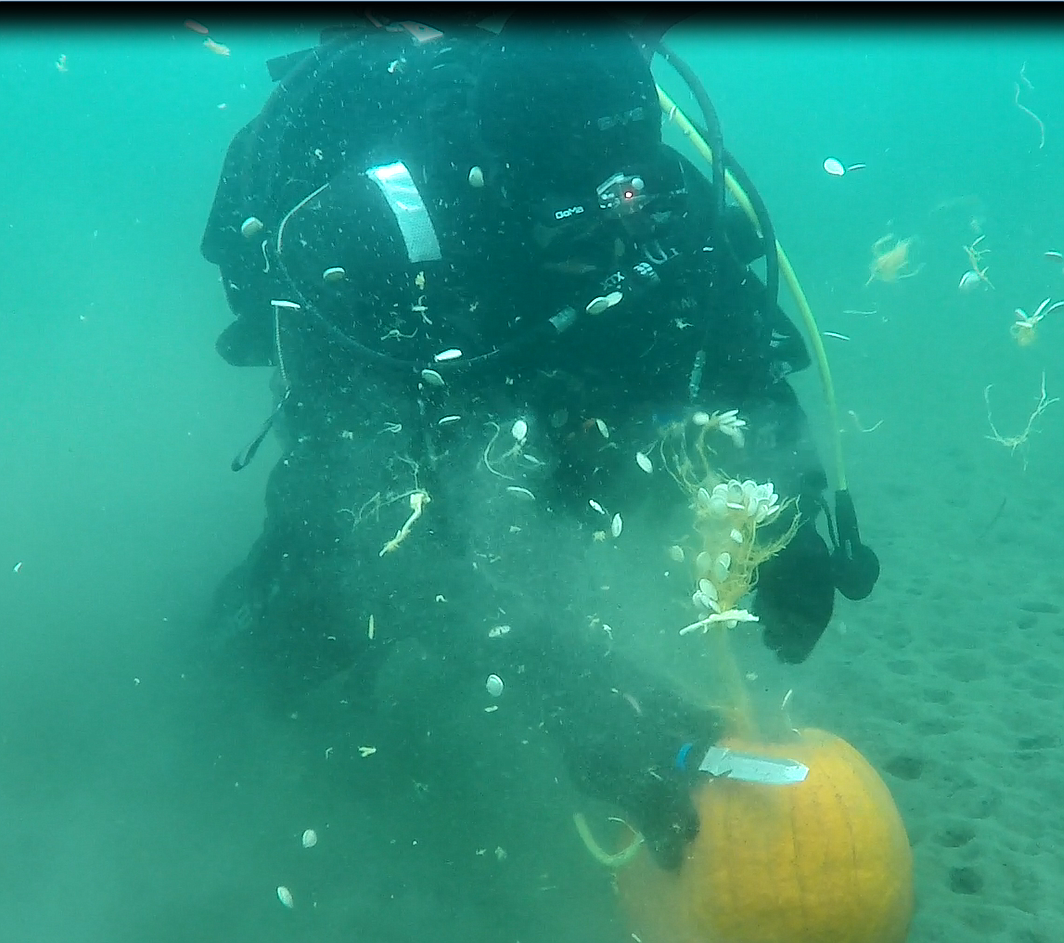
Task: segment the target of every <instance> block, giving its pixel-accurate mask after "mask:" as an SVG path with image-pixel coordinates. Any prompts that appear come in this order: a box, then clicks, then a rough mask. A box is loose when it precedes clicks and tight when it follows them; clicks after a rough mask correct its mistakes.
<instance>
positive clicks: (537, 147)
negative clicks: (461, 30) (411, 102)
mask: <svg viewBox="0 0 1064 943" xmlns="http://www.w3.org/2000/svg"><path fill="white" fill-rule="evenodd" d="M520 19H521V18H520V17H519V15H518V14H515V15H514V16H512V17H511V18H510V20H509V21H508V22H507V25H506V27H505V28H504V29H503V30H502V32H501V33H500V34H499V37H498V39H497V42H496V43H495V44H494V49H493V50H492V51H491V52H489V53H488V54H487V55H486V57H485V60H484V62H483V64H482V67H481V70H480V75H479V78H478V81H477V86H476V88H475V90H474V94H473V110H474V112H475V114H476V119H477V122H478V129H479V134H480V137H481V141H482V144H483V146H484V148H485V149H486V151H487V152H489V153H490V154H492V155H493V156H494V160H495V164H496V166H495V167H494V168H493V169H494V170H495V172H496V174H497V175H499V176H501V177H502V181H501V182H502V185H503V186H504V187H506V188H507V189H509V190H510V191H511V193H510V195H511V196H512V197H514V198H515V199H519V198H520V195H521V191H522V190H523V189H524V188H528V187H531V188H533V189H535V188H543V189H546V190H554V189H556V188H558V189H564V190H572V189H573V188H576V187H583V188H586V189H588V190H593V189H594V188H595V187H596V186H598V185H599V184H600V183H601V182H602V181H603V180H604V179H606V178H607V177H608V176H609V175H610V174H612V173H615V172H617V170H618V169H619V168H622V167H624V166H626V165H629V164H640V163H643V162H645V161H646V159H647V157H648V155H652V154H654V153H656V152H657V150H658V147H659V146H660V143H661V109H660V107H659V105H658V95H657V89H656V86H655V84H654V78H653V75H652V74H651V71H650V67H649V65H648V64H647V62H646V61H645V60H644V59H643V56H642V54H641V52H640V50H639V47H638V46H637V45H636V43H635V41H634V40H633V39H632V38H631V37H630V36H629V35H628V34H627V33H625V32H624V31H623V30H621V29H620V28H619V27H617V28H604V27H602V26H596V27H594V28H590V27H581V26H574V25H572V24H570V23H557V24H552V23H550V22H541V21H539V20H538V19H537V21H536V22H535V23H524V22H519V20H520Z"/></svg>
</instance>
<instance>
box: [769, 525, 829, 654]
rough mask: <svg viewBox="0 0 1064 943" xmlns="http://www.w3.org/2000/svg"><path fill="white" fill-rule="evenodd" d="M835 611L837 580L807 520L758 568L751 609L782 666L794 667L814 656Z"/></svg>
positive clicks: (824, 550)
mask: <svg viewBox="0 0 1064 943" xmlns="http://www.w3.org/2000/svg"><path fill="white" fill-rule="evenodd" d="M834 607H835V576H834V571H833V569H832V562H831V554H830V552H829V551H828V548H827V544H825V543H824V540H823V538H821V536H820V534H818V533H817V530H816V526H815V525H814V524H813V522H812V521H811V520H807V521H804V522H803V523H802V524H801V526H800V527H799V528H798V530H797V532H796V533H795V535H794V537H793V538H792V540H791V542H790V543H789V544H787V546H786V547H784V548H783V550H781V551H780V552H779V554H777V555H776V556H775V557H773V558H772V559H771V560H766V561H765V562H764V563H763V564H762V565H761V572H760V574H759V575H758V580H757V600H756V604H755V606H754V609H755V611H756V612H757V615H758V618H759V619H760V620H761V623H762V624H763V625H764V636H763V638H764V641H765V645H767V646H768V647H769V648H771V649H772V650H773V651H774V652H775V653H776V656H777V657H778V658H779V660H780V661H782V662H786V663H787V664H798V663H799V662H803V661H805V659H806V658H808V657H809V654H810V653H811V652H812V651H813V647H814V646H815V645H816V643H817V641H818V640H819V639H820V636H821V635H823V634H824V629H825V628H827V624H828V622H830V621H831V613H832V611H833V610H834Z"/></svg>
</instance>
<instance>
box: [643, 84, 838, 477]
mask: <svg viewBox="0 0 1064 943" xmlns="http://www.w3.org/2000/svg"><path fill="white" fill-rule="evenodd" d="M658 101H659V102H660V104H661V110H662V111H663V112H665V117H666V118H667V119H668V120H669V121H671V122H672V123H673V124H675V125H676V127H677V128H679V129H680V132H681V133H682V134H683V135H684V137H686V138H687V140H689V141H690V142H691V144H692V145H693V146H694V148H695V150H696V151H698V153H699V154H701V155H702V157H703V158H704V159H705V160H706V162H707V163H708V164H709V165H710V166H712V165H713V152H712V151H711V150H710V148H709V145H708V144H707V143H706V141H705V138H703V137H702V135H701V134H699V132H698V129H697V128H696V127H695V126H694V125H693V124H692V123H691V122H690V120H689V119H688V117H687V116H686V115H685V114H684V113H683V112H682V111H680V109H679V108H678V107H677V105H676V103H675V102H674V101H673V100H672V99H671V98H669V96H668V95H667V94H665V92H663V91H662V90H661V87H660V86H659V87H658ZM724 183H725V186H727V188H728V192H729V193H730V194H731V195H732V196H733V197H734V198H735V202H736V203H738V204H739V206H741V207H742V209H743V212H744V213H746V215H747V217H748V218H749V220H750V222H751V223H753V225H754V226H755V227H757V231H758V234H759V235H760V233H761V222H760V220H759V219H758V218H757V213H756V212H755V211H754V207H753V206H752V205H751V203H750V199H749V198H748V197H747V195H746V191H745V190H743V188H742V187H741V186H739V183H738V181H737V180H736V179H735V178H734V177H733V176H732V175H731V172H730V171H729V170H728V169H727V168H725V170H724ZM776 256H777V258H778V259H779V267H780V272H782V273H783V278H784V280H785V281H786V282H787V287H788V288H789V289H790V292H791V296H792V297H793V298H794V303H795V304H796V305H797V306H798V310H799V311H800V312H801V315H802V322H803V323H804V324H805V331H806V334H807V335H808V337H809V343H810V344H811V345H812V347H813V354H814V357H815V359H816V365H817V371H818V372H819V374H820V385H821V387H823V390H824V401H825V403H826V404H827V409H828V421H829V422H830V423H831V436H832V445H833V448H834V453H835V478H836V488H837V489H838V490H839V491H845V490H846V465H845V462H844V461H843V457H842V434H841V426H840V425H839V407H838V403H837V402H836V400H835V384H834V382H833V381H832V379H831V367H830V366H829V365H828V354H827V351H826V350H825V349H824V340H823V338H822V337H821V336H820V328H819V327H817V323H816V318H814V317H813V310H812V308H810V307H809V301H808V299H807V298H806V297H805V292H804V291H802V286H801V285H800V284H799V283H798V277H797V276H796V275H795V274H794V267H793V266H792V265H791V262H790V259H788V258H787V253H786V252H784V251H783V246H781V245H780V243H779V240H778V239H777V240H776Z"/></svg>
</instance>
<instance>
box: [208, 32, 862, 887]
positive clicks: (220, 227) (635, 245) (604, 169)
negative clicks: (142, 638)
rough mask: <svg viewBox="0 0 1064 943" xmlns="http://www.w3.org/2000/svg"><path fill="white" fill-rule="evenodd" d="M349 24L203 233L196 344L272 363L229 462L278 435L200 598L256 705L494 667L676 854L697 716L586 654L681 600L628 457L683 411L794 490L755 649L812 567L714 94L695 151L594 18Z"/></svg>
mask: <svg viewBox="0 0 1064 943" xmlns="http://www.w3.org/2000/svg"><path fill="white" fill-rule="evenodd" d="M367 19H368V22H365V23H362V24H359V25H353V26H350V27H344V28H336V29H332V30H329V31H327V32H326V33H325V34H324V35H323V36H322V39H321V42H320V44H319V45H317V46H316V47H314V48H313V49H310V50H307V51H304V52H300V53H294V54H292V55H290V56H286V57H283V58H282V59H279V60H274V61H272V62H271V63H270V64H269V65H270V69H271V74H272V76H273V77H274V79H275V80H276V82H277V86H276V89H275V91H274V93H273V95H272V96H271V97H270V99H269V101H268V102H267V103H266V105H265V107H264V108H263V110H262V112H261V113H260V114H259V115H258V116H257V117H256V118H255V119H254V120H253V121H251V122H250V123H249V124H248V125H247V126H246V127H244V128H243V129H242V130H240V131H239V132H238V133H237V135H236V137H235V139H234V140H233V142H232V144H231V146H230V148H229V151H228V154H227V156H226V158H225V162H224V166H223V169H222V173H221V180H220V183H219V186H218V190H217V194H216V196H215V200H214V204H213V207H212V209H211V213H210V218H209V221H208V224H207V227H206V232H205V235H204V238H203V244H202V251H203V254H204V256H205V257H206V258H207V260H208V261H210V262H211V263H213V264H215V265H217V266H218V267H219V269H220V271H221V276H222V281H223V284H224V288H225V292H226V297H227V300H228V302H229V305H230V307H231V309H232V312H233V314H234V315H235V320H234V321H233V322H232V323H231V324H230V325H229V326H228V327H227V328H226V329H225V330H224V331H223V332H222V334H221V336H220V338H219V340H218V344H217V347H218V351H219V353H220V354H221V356H222V357H223V358H224V359H225V360H226V361H228V362H229V363H230V364H233V365H236V366H269V367H272V368H273V369H274V387H273V390H274V393H275V395H276V403H277V405H276V409H275V410H274V413H273V415H272V416H271V417H270V419H269V420H268V422H267V423H266V426H265V427H264V428H263V430H262V433H261V434H260V435H259V436H258V437H257V438H256V439H255V441H254V442H253V443H252V444H251V445H250V446H249V447H248V448H247V449H246V450H245V451H244V452H243V453H242V454H241V455H240V456H238V457H237V459H236V460H235V461H234V470H238V469H239V468H241V467H243V466H244V465H245V464H246V463H247V462H248V461H250V460H251V458H252V456H253V455H254V452H255V450H256V449H257V448H258V446H259V444H261V442H262V441H263V439H264V437H265V436H266V435H267V434H268V432H269V431H271V430H272V431H273V432H274V433H275V434H276V435H277V436H278V438H279V440H280V443H281V450H282V456H281V458H280V460H279V461H278V463H277V465H276V467H275V468H274V469H273V471H272V473H271V475H270V477H269V482H268V485H267V494H266V520H265V526H264V529H263V532H262V534H261V536H260V537H259V539H258V540H257V542H256V543H255V545H254V546H253V548H252V549H251V552H250V554H249V555H248V557H247V559H246V561H245V562H243V563H242V564H241V565H240V566H239V567H237V569H236V570H235V571H234V572H233V573H231V574H230V575H229V577H228V578H227V579H226V580H225V581H224V582H223V584H222V586H221V587H220V588H219V590H218V593H217V597H216V605H215V612H214V613H213V616H212V620H213V623H214V624H215V625H216V626H221V627H222V628H219V629H218V631H219V633H220V634H221V635H222V636H223V637H224V638H225V640H226V645H227V646H228V650H229V651H231V652H236V653H237V654H236V655H235V656H234V657H236V658H237V659H238V660H239V663H240V664H241V666H246V665H254V666H256V667H255V670H258V671H261V672H262V674H263V677H264V678H265V679H266V680H267V682H268V684H269V687H270V690H271V692H272V693H273V695H274V696H275V697H276V698H277V699H278V700H279V701H280V702H282V703H286V704H287V703H289V701H290V699H292V698H296V697H298V696H299V695H300V694H301V692H304V691H306V690H308V689H311V688H313V687H314V686H315V685H318V684H321V683H322V682H324V681H326V680H328V679H330V678H334V677H336V676H337V675H340V674H342V673H343V674H345V679H346V680H345V684H347V685H348V687H349V689H350V690H351V691H352V692H353V693H352V697H356V698H357V697H359V696H362V697H365V698H366V699H367V700H369V699H371V697H372V696H371V694H370V693H369V692H372V691H373V686H374V683H375V681H374V679H375V677H376V676H377V674H378V672H379V671H380V669H381V666H382V665H383V664H384V663H385V662H386V661H387V658H388V657H389V650H390V648H392V647H393V646H394V645H395V644H396V640H397V639H399V638H413V639H416V640H417V641H418V643H419V644H421V645H423V646H424V650H425V651H426V652H428V653H429V655H428V657H429V658H430V659H432V660H433V663H434V665H436V666H437V667H438V669H439V671H440V672H442V673H445V674H446V676H447V678H448V684H449V685H451V686H452V687H451V690H454V691H459V690H467V689H471V688H476V689H477V690H478V691H479V692H480V693H481V694H483V692H484V678H486V677H489V675H490V676H491V680H490V682H489V686H491V685H494V688H495V690H493V691H492V693H498V690H500V689H501V688H502V686H503V683H504V682H505V686H506V695H505V696H506V697H507V698H510V697H513V698H516V699H517V700H518V701H520V702H521V704H522V705H523V707H522V710H523V712H524V715H523V716H524V717H525V720H526V722H527V724H528V725H529V727H530V728H531V727H537V726H542V727H544V728H545V729H546V730H547V731H549V732H550V733H552V734H554V735H555V736H556V737H557V741H558V743H559V744H560V746H561V750H562V753H563V756H564V759H565V761H566V763H567V766H568V768H569V770H570V771H571V773H572V777H573V779H574V780H575V782H576V783H577V784H578V785H579V786H581V787H582V788H584V789H586V790H587V791H588V792H590V793H592V794H594V795H596V796H598V797H601V798H603V799H605V800H608V801H610V802H612V803H615V804H616V805H617V806H618V807H619V808H621V809H623V810H624V811H625V812H626V814H628V815H630V816H631V817H632V820H633V822H634V823H635V825H636V826H637V827H638V828H639V830H640V831H641V833H642V834H643V835H644V836H645V839H646V841H647V843H648V845H649V846H650V847H651V848H652V849H653V851H654V852H655V854H656V855H657V857H658V859H659V860H660V861H661V862H662V863H663V864H664V865H666V866H669V867H677V866H679V864H680V863H681V862H682V860H683V853H684V849H685V846H686V843H687V841H689V840H690V839H691V838H693V836H694V835H695V834H696V833H697V830H698V821H697V816H696V814H695V812H694V809H693V807H692V805H691V801H690V799H689V797H688V791H689V788H690V786H691V782H692V780H691V777H690V774H689V773H688V772H686V771H685V770H683V769H680V768H679V766H680V765H681V764H678V763H677V762H676V758H677V756H679V755H681V751H683V750H684V749H685V745H686V746H687V747H688V748H689V745H690V744H692V743H695V744H703V745H706V746H707V747H708V746H709V745H711V744H712V743H713V742H714V741H715V740H716V738H717V737H718V736H719V735H720V734H721V731H722V722H721V718H720V716H719V714H718V713H716V712H714V711H712V710H708V709H703V708H701V707H698V706H695V705H692V704H691V703H689V702H688V700H686V699H685V698H683V697H681V696H680V695H678V694H677V693H675V691H674V689H673V686H672V685H670V684H668V683H666V681H665V680H664V679H663V678H661V677H660V676H659V675H657V674H656V673H654V672H653V671H651V670H649V669H648V668H647V667H646V666H645V665H641V664H639V661H640V660H641V659H639V658H633V657H628V656H627V655H625V653H623V652H622V651H621V650H620V647H621V646H620V645H619V644H618V646H617V648H616V649H615V646H614V638H613V635H614V628H616V629H618V630H619V629H620V628H621V627H622V626H626V625H627V626H632V627H633V632H632V634H638V630H639V628H640V626H642V625H645V624H646V623H648V622H651V623H653V624H654V628H655V629H656V630H658V629H660V631H661V632H662V633H666V632H670V633H671V632H672V631H673V628H672V627H673V626H674V625H675V626H676V627H678V626H680V625H682V624H683V621H684V620H686V614H685V613H684V611H683V610H682V608H681V607H680V606H679V605H678V604H677V599H678V598H679V599H680V601H681V602H682V601H684V600H686V599H688V598H689V595H687V594H689V593H690V589H689V588H686V589H684V590H683V592H680V591H679V590H678V589H677V587H679V586H682V585H683V584H682V576H681V575H680V574H678V573H676V574H672V575H671V577H669V578H666V579H663V578H662V576H661V573H662V570H663V569H664V568H665V567H664V566H663V561H664V560H665V559H666V558H665V556H664V549H665V546H666V545H667V544H668V543H674V542H675V538H672V539H666V536H665V535H667V534H677V533H683V532H685V531H686V530H687V529H689V527H690V521H689V517H688V516H689V508H688V507H687V504H686V501H685V500H684V499H683V498H682V495H681V493H680V492H679V491H678V489H677V487H676V483H675V482H674V481H672V479H671V478H670V477H669V476H668V474H666V473H665V471H664V469H659V470H658V473H657V474H653V475H647V474H646V469H645V468H641V467H640V466H639V464H637V462H636V461H635V460H634V456H635V455H636V453H637V451H639V450H640V449H642V448H644V447H645V446H646V444H647V443H652V442H654V441H657V440H659V439H660V437H661V434H662V429H663V427H664V426H665V425H667V424H668V423H674V422H685V421H688V420H689V419H690V417H691V416H692V415H694V414H695V413H696V412H698V411H715V410H720V411H726V410H730V409H737V410H739V415H740V416H742V418H743V419H745V420H746V422H747V430H748V432H749V435H748V436H747V441H746V443H745V446H744V448H743V449H742V450H741V455H738V456H737V457H736V459H735V462H734V464H733V466H732V467H729V469H728V474H729V475H732V476H734V477H737V478H743V477H752V478H755V479H756V480H758V481H768V480H771V482H772V483H773V484H774V485H775V488H776V490H777V492H779V493H781V494H783V495H785V496H789V497H792V498H795V499H797V504H798V506H800V508H801V512H802V514H801V519H800V523H799V525H798V526H797V531H796V533H795V535H794V537H793V539H792V540H791V542H790V543H789V544H788V545H787V547H786V548H785V549H784V550H783V551H782V552H781V553H780V554H779V555H778V556H777V557H775V558H773V559H772V560H770V561H768V562H767V563H765V564H764V566H763V568H762V572H761V574H760V580H759V583H758V587H757V596H756V602H755V603H754V609H755V611H756V612H757V614H758V616H759V617H760V622H761V625H762V626H763V638H764V641H765V643H766V644H767V645H768V646H769V647H770V648H771V649H772V650H773V651H775V652H776V653H777V655H778V657H779V658H780V659H781V660H783V661H785V662H790V663H798V662H801V661H802V660H804V659H805V658H806V657H807V656H808V655H809V654H810V652H811V651H812V649H813V647H814V645H815V644H816V642H817V640H818V639H819V637H820V635H821V633H822V632H823V631H824V628H825V627H826V625H827V624H828V621H829V620H830V618H831V614H832V607H833V601H834V594H835V592H836V586H837V585H839V586H840V588H842V586H841V577H840V572H841V571H840V567H839V566H838V565H837V564H838V559H839V556H840V548H839V547H836V549H835V553H832V552H831V551H830V550H829V548H828V546H827V544H826V543H825V541H824V539H823V538H822V537H821V536H820V534H819V533H818V532H817V528H816V518H817V516H818V514H817V512H818V510H819V509H821V508H823V507H825V503H824V498H823V492H824V490H825V488H826V486H827V477H826V474H825V472H824V470H823V468H822V466H821V464H820V462H819V460H818V458H817V455H816V452H815V448H814V446H813V443H812V440H811V435H810V432H809V429H808V424H807V421H806V417H805V415H804V413H803V411H802V409H801V407H800V406H799V403H798V400H797V398H796V395H795V393H794V391H793V389H792V388H791V386H790V385H789V383H788V382H787V376H788V375H789V374H790V373H792V372H794V371H797V370H801V369H803V368H805V367H806V366H808V364H809V356H808V353H807V351H806V349H805V345H804V343H803V341H802V339H801V335H800V334H799V332H798V330H797V329H796V328H795V326H794V325H793V324H792V323H791V321H790V320H789V319H788V317H787V316H786V315H785V314H784V312H783V311H782V310H781V308H780V307H779V305H778V304H777V302H776V284H775V282H776V281H777V279H778V275H777V272H776V269H775V255H776V253H775V249H774V246H775V240H774V237H772V236H771V230H770V228H769V227H768V221H767V216H765V217H764V219H763V221H762V224H761V227H760V232H759V231H758V229H757V228H755V227H754V226H753V225H752V224H751V223H750V222H749V221H748V219H747V218H746V217H745V216H744V215H743V213H742V212H741V211H740V210H739V208H738V207H737V206H735V205H733V204H731V203H730V202H728V201H726V200H725V197H724V176H723V168H724V167H725V161H730V156H728V155H726V153H725V152H724V151H723V150H722V149H721V147H720V144H719V130H718V129H717V128H716V126H715V117H714V116H712V115H711V114H706V115H705V116H704V118H705V122H706V127H705V129H704V130H703V134H704V135H705V136H706V139H707V140H708V141H709V142H710V144H711V146H713V147H714V155H715V159H716V161H717V164H716V166H715V168H714V170H713V173H712V174H711V175H709V176H707V175H703V174H702V173H701V172H700V171H699V170H697V169H696V168H695V166H694V165H693V164H692V163H691V162H690V161H689V160H687V159H686V158H685V157H683V156H681V155H680V154H679V153H678V152H677V151H676V150H674V149H673V148H671V147H669V146H668V145H666V144H664V143H663V140H662V111H661V107H660V105H659V98H658V92H657V87H656V85H655V81H654V79H653V77H652V74H651V70H650V65H649V58H650V55H651V54H653V53H654V52H655V51H663V54H665V55H666V57H667V59H668V61H670V62H672V63H674V64H677V63H679V67H680V68H685V67H683V65H682V62H681V61H680V60H678V59H677V58H676V57H674V56H673V55H672V54H671V53H668V51H667V50H664V47H661V46H660V45H659V44H657V43H650V44H648V43H646V42H642V41H640V39H639V38H638V37H635V36H633V35H632V34H630V33H629V32H628V31H627V30H626V29H624V28H623V27H622V26H620V25H619V24H618V25H616V26H595V27H584V26H580V25H575V24H567V23H561V24H555V25H553V26H551V25H549V24H544V23H542V22H535V23H532V22H525V21H523V20H522V18H521V15H520V14H519V13H518V14H514V15H512V16H511V17H510V18H509V19H508V20H507V21H506V23H505V24H504V26H503V27H502V28H501V30H500V31H498V32H493V31H489V30H485V29H481V28H480V27H477V26H473V25H471V24H468V23H464V22H455V23H442V22H441V23H434V24H432V25H425V24H419V23H413V22H409V21H402V22H385V21H382V20H380V19H377V18H373V17H367ZM688 71H689V70H688ZM698 100H699V103H700V104H702V103H703V101H707V100H706V99H705V96H704V93H700V94H699V96H698ZM705 110H706V109H705V106H703V111H705ZM727 166H728V167H729V168H731V169H733V172H735V173H736V174H739V173H741V171H739V169H738V165H735V164H734V162H729V163H728V164H727ZM747 189H748V190H750V191H751V192H753V191H752V187H748V188H747ZM762 234H764V235H762ZM766 246H767V247H768V248H769V249H771V250H772V251H771V252H769V253H768V255H769V259H768V260H767V262H768V264H767V272H768V273H769V274H768V277H767V278H766V279H765V280H764V281H762V279H760V278H759V277H758V276H757V275H756V274H755V273H754V272H753V270H752V269H751V267H750V266H751V264H752V263H754V262H756V261H757V260H758V259H760V258H761V257H763V256H765V254H766ZM603 511H605V512H606V515H605V516H604V515H603V513H601V512H603ZM622 511H623V517H622V515H621V512H622ZM614 515H616V516H614ZM685 518H686V520H685ZM611 521H612V524H611ZM840 524H841V518H840ZM622 526H623V532H622V530H621V528H622ZM854 533H855V530H854ZM836 539H837V538H836V535H835V532H834V531H832V540H833V542H835V541H836ZM858 548H859V549H861V550H865V551H866V550H867V548H864V547H863V545H859V544H858ZM872 582H874V576H873V577H872ZM870 589H871V585H868V586H867V587H866V588H865V589H864V592H867V591H868V590H870ZM847 594H848V595H850V593H847ZM367 625H369V626H370V630H369V632H367V630H366V627H367ZM374 627H376V630H375V631H374ZM611 627H612V628H611ZM374 636H376V637H374ZM463 686H464V687H463ZM437 709H438V710H439V711H446V710H449V709H450V705H449V704H442V703H441V704H440V705H438V708H437Z"/></svg>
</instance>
